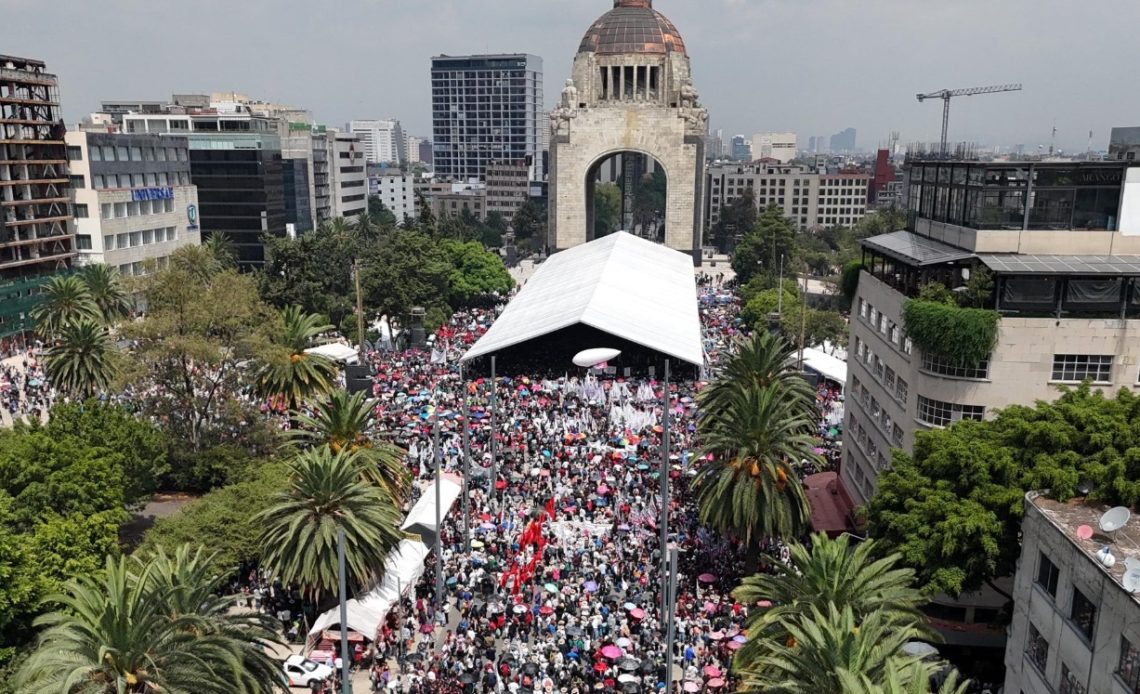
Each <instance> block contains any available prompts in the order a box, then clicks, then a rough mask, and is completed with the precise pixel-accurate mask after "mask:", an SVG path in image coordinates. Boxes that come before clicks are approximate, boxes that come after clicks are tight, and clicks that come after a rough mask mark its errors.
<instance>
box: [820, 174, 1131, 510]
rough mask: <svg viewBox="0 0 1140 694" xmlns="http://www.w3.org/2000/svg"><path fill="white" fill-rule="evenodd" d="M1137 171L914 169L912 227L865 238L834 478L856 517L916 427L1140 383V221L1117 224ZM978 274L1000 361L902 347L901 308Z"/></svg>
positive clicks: (905, 341) (1127, 210)
mask: <svg viewBox="0 0 1140 694" xmlns="http://www.w3.org/2000/svg"><path fill="white" fill-rule="evenodd" d="M1138 174H1140V169H1128V168H1127V165H1126V164H1122V163H1099V162H1096V163H1093V162H1078V163H1063V164H1053V163H1049V164H1045V163H1037V164H1034V163H1019V164H1009V163H1007V164H996V163H994V164H982V163H978V162H924V161H917V162H912V163H911V165H910V171H909V177H910V189H909V208H910V209H909V213H910V221H909V223H908V228H907V229H906V230H903V231H896V232H892V233H890V234H885V235H882V236H876V237H872V238H869V239H866V240H864V241H863V255H864V263H865V266H866V267H865V270H864V272H862V273H861V275H860V279H859V288H858V292H857V294H856V296H855V298H854V302H853V305H852V314H851V338H850V342H849V353H850V354H851V355H852V357H851V359H850V362H849V369H848V381H847V391H846V392H847V393H848V397H847V400H846V409H847V413H848V422H847V426H846V427H845V428H844V442H843V443H844V454H845V458H844V461H843V465H842V468H841V473H840V478H841V481H842V482H843V487H844V488H845V490H846V491H847V492H848V494H849V496H850V497H851V499H852V500H853V501H854V503H855V504H856V505H859V504H862V503H864V502H866V501H867V500H868V499H870V498H871V496H872V495H873V494H874V492H875V488H876V480H877V478H878V476H879V474H880V472H881V471H882V470H884V469H885V468H886V467H887V466H888V465H889V464H890V451H891V449H892V448H901V449H903V450H905V451H910V450H911V448H912V446H913V444H914V435H915V433H916V432H918V431H923V430H927V429H932V428H937V427H945V426H949V425H951V424H952V423H954V422H956V421H958V420H960V419H983V418H986V417H990V416H992V415H993V414H994V412H996V411H997V410H998V409H1001V408H1004V407H1008V406H1009V405H1016V404H1031V403H1033V402H1035V401H1037V400H1052V399H1054V398H1055V397H1056V396H1057V394H1058V388H1057V386H1058V385H1064V384H1075V383H1080V382H1081V381H1083V380H1085V379H1089V380H1091V382H1092V384H1093V386H1094V387H1096V388H1103V389H1105V390H1117V389H1120V388H1129V389H1130V388H1132V387H1133V386H1135V385H1136V383H1137V380H1138V378H1140V376H1138V375H1137V372H1136V368H1135V366H1134V365H1135V364H1140V340H1137V339H1136V337H1137V336H1138V335H1140V333H1138V332H1137V330H1138V329H1140V323H1138V322H1137V321H1136V320H1135V318H1137V317H1140V312H1138V311H1137V309H1136V308H1135V307H1136V306H1138V305H1140V304H1137V302H1136V300H1135V299H1133V298H1132V297H1133V296H1134V294H1133V292H1140V224H1136V223H1135V222H1133V223H1132V224H1134V226H1133V225H1132V224H1124V223H1122V220H1129V219H1130V217H1128V216H1127V215H1130V214H1135V210H1136V207H1135V205H1136V204H1137V201H1134V200H1133V198H1135V197H1140V190H1138V189H1137V188H1136V187H1135V186H1136V184H1135V183H1133V184H1131V186H1130V185H1128V184H1126V183H1125V180H1126V175H1127V177H1128V180H1134V177H1137V178H1140V177H1138ZM1027 200H1028V201H1029V204H1028V205H1027V204H1026V201H1027ZM975 272H986V273H989V274H990V275H992V276H993V278H994V290H993V293H992V296H991V297H990V299H989V302H990V304H989V308H992V309H994V310H996V311H997V312H998V313H999V315H1000V322H999V335H998V341H997V346H996V348H995V349H994V351H993V353H992V354H991V355H990V357H989V358H988V359H986V360H982V361H980V362H978V363H976V364H954V363H948V362H946V361H945V360H944V359H942V358H940V357H938V356H936V355H934V354H928V353H925V352H924V351H923V350H922V349H921V348H920V347H918V346H916V345H914V344H913V342H912V340H911V339H910V338H909V337H908V336H907V333H906V328H905V326H904V324H903V318H902V309H903V305H904V303H905V302H906V301H907V299H909V298H913V297H915V296H916V295H917V293H918V289H919V287H920V286H922V285H924V284H927V283H929V282H941V283H942V284H944V285H946V286H947V287H948V288H950V289H955V288H957V287H961V286H964V285H965V283H966V282H967V278H968V277H969V276H970V275H972V274H973V273H975Z"/></svg>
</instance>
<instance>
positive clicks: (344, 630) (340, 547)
mask: <svg viewBox="0 0 1140 694" xmlns="http://www.w3.org/2000/svg"><path fill="white" fill-rule="evenodd" d="M336 561H337V569H338V570H339V572H340V666H341V667H340V683H341V692H342V694H351V692H352V682H350V681H349V679H348V668H349V666H350V665H351V664H352V661H351V660H349V659H348V585H347V583H348V581H347V579H346V578H345V572H344V528H337V531H336Z"/></svg>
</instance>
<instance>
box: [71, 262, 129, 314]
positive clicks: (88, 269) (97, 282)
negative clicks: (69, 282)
mask: <svg viewBox="0 0 1140 694" xmlns="http://www.w3.org/2000/svg"><path fill="white" fill-rule="evenodd" d="M79 278H80V279H81V280H82V281H83V284H84V285H86V287H87V291H88V292H90V293H91V299H92V301H94V302H95V305H96V306H98V307H99V313H100V314H101V315H102V322H103V324H104V325H107V326H113V325H114V324H115V323H117V322H118V321H119V319H121V318H123V317H124V316H126V315H127V313H128V312H129V311H130V309H131V301H130V297H129V296H128V295H127V291H126V289H125V288H124V287H123V282H122V279H121V278H120V277H119V273H118V271H117V270H113V269H111V268H110V267H108V266H107V265H103V264H101V263H99V264H95V265H85V266H83V267H82V268H81V269H80V270H79Z"/></svg>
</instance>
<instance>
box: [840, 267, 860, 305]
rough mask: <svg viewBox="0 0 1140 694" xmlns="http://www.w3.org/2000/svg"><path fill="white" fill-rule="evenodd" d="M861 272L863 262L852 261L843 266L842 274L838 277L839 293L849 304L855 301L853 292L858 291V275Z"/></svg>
mask: <svg viewBox="0 0 1140 694" xmlns="http://www.w3.org/2000/svg"><path fill="white" fill-rule="evenodd" d="M862 270H863V262H862V261H860V260H852V261H851V262H849V263H847V264H846V265H844V266H843V274H841V275H840V276H839V293H840V294H842V295H843V298H844V299H847V303H848V304H850V303H851V302H852V301H854V300H855V292H856V291H858V289H859V273H860V272H861V271H862Z"/></svg>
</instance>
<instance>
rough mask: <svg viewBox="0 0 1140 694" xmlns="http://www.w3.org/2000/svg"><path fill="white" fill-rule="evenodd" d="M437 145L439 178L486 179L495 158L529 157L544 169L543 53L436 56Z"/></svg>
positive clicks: (531, 170)
mask: <svg viewBox="0 0 1140 694" xmlns="http://www.w3.org/2000/svg"><path fill="white" fill-rule="evenodd" d="M431 83H432V89H431V91H432V137H433V140H432V150H433V164H434V167H435V173H436V176H437V177H441V178H448V179H452V180H456V181H466V180H469V179H479V180H482V179H483V177H484V176H485V174H486V171H487V166H488V165H489V164H490V163H491V162H494V161H520V160H524V161H526V162H527V167H528V175H529V177H530V178H531V179H532V180H533V179H536V178H539V176H540V174H541V168H542V163H541V158H542V150H543V147H542V143H543V132H544V131H545V130H546V129H547V127H548V125H547V123H546V119H545V116H544V112H545V110H544V104H543V92H542V58H539V57H538V56H535V55H527V54H511V55H471V56H446V55H441V56H437V57H435V58H432V65H431Z"/></svg>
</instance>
